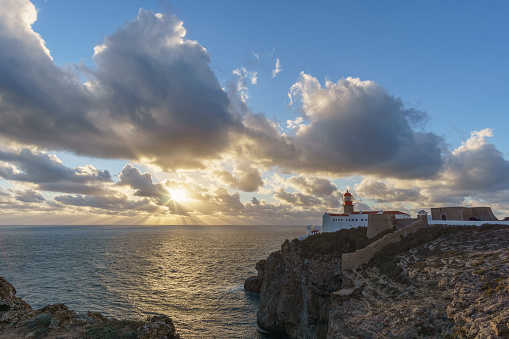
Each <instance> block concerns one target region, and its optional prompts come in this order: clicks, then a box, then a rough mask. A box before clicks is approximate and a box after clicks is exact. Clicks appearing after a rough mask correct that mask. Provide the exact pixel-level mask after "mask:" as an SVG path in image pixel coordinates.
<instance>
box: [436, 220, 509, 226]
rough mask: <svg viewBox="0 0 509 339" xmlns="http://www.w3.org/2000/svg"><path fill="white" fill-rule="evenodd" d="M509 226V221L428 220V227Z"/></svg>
mask: <svg viewBox="0 0 509 339" xmlns="http://www.w3.org/2000/svg"><path fill="white" fill-rule="evenodd" d="M486 224H490V225H509V221H469V220H428V225H430V226H431V225H447V226H458V225H459V226H482V225H486Z"/></svg>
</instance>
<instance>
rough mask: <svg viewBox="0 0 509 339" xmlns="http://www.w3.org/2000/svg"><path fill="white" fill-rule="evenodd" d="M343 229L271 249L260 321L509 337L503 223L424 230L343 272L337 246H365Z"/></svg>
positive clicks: (314, 334) (305, 331)
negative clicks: (334, 236) (276, 249)
mask: <svg viewBox="0 0 509 339" xmlns="http://www.w3.org/2000/svg"><path fill="white" fill-rule="evenodd" d="M347 231H348V232H343V231H340V232H336V233H338V234H337V235H336V238H335V240H334V241H333V242H332V238H330V235H328V236H329V237H326V238H323V237H320V236H311V237H308V239H306V240H304V241H296V240H294V241H292V242H289V241H287V242H285V243H284V244H283V245H282V248H281V250H280V251H278V252H275V253H272V254H271V255H270V256H269V258H268V259H267V263H266V266H265V270H264V274H263V285H262V289H261V293H260V296H261V297H260V307H259V310H258V315H257V316H258V323H259V326H260V327H261V328H262V329H264V330H268V331H271V332H276V333H286V334H288V335H289V336H290V337H292V338H426V337H427V338H436V337H445V338H497V337H505V338H508V337H509V307H508V306H509V251H508V250H507V249H508V248H509V228H508V227H507V226H495V225H490V226H482V227H475V226H474V227H466V226H462V227H444V226H433V227H429V228H424V229H421V230H419V231H417V232H416V233H414V234H410V235H408V236H407V237H406V238H404V239H402V240H401V241H400V242H398V243H395V244H391V245H389V246H387V247H385V248H384V249H383V250H381V251H380V252H379V253H377V254H376V255H375V257H374V258H373V259H372V260H371V261H370V262H369V263H368V264H366V265H362V266H360V267H358V268H357V269H355V270H345V271H341V269H340V267H341V253H347V252H354V251H355V250H356V249H359V248H362V247H365V246H367V243H366V242H365V240H363V239H361V238H362V237H361V235H360V234H358V233H356V232H358V231H356V230H347ZM341 232H343V233H342V234H341ZM334 234H335V233H334ZM307 240H311V241H312V242H313V244H310V243H308V242H307ZM331 242H332V243H331Z"/></svg>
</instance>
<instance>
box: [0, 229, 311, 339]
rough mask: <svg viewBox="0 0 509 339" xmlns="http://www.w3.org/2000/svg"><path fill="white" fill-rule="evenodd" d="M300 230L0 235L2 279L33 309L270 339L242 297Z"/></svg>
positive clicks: (251, 302)
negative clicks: (152, 320) (152, 318)
mask: <svg viewBox="0 0 509 339" xmlns="http://www.w3.org/2000/svg"><path fill="white" fill-rule="evenodd" d="M303 233H305V227H303V226H0V250H1V257H0V275H1V276H3V277H4V278H6V279H7V280H8V281H10V282H11V283H12V284H13V285H14V286H15V287H16V289H17V296H18V297H21V298H23V299H24V300H25V301H26V302H28V303H29V304H30V305H32V307H34V308H40V307H42V306H45V305H47V304H56V303H64V304H66V305H67V306H68V307H69V308H70V309H73V310H75V311H77V312H78V313H82V312H86V311H97V312H101V313H103V314H104V315H106V316H108V317H115V318H129V319H140V318H146V317H147V316H149V315H153V314H166V315H168V316H170V317H171V318H172V319H173V321H174V324H175V327H176V328H177V331H178V332H179V333H180V334H181V335H182V336H183V338H260V339H261V338H276V337H274V336H270V335H268V334H264V333H262V332H261V331H260V330H259V329H258V326H257V324H256V311H257V308H258V303H259V296H258V295H256V294H253V293H249V292H246V291H244V289H243V284H244V280H245V279H246V278H247V277H249V276H252V275H255V274H256V269H255V264H256V262H257V261H258V260H260V259H265V258H267V256H268V255H269V254H270V253H271V252H273V251H276V250H279V249H280V247H281V244H282V243H283V242H284V241H285V239H293V238H295V237H297V236H298V235H300V234H303Z"/></svg>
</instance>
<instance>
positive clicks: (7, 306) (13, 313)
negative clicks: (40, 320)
mask: <svg viewBox="0 0 509 339" xmlns="http://www.w3.org/2000/svg"><path fill="white" fill-rule="evenodd" d="M32 315H33V309H32V307H31V306H30V305H29V304H28V303H26V302H25V301H24V300H23V299H21V298H18V297H16V289H15V288H14V286H12V285H11V284H10V283H9V282H8V281H7V280H5V279H4V278H3V277H0V322H2V323H8V324H16V323H17V322H19V321H20V320H22V319H25V318H27V317H30V316H32Z"/></svg>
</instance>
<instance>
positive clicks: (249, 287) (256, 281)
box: [244, 259, 267, 293]
mask: <svg viewBox="0 0 509 339" xmlns="http://www.w3.org/2000/svg"><path fill="white" fill-rule="evenodd" d="M266 263H267V260H265V259H262V260H260V261H258V262H257V263H256V270H257V271H258V275H255V276H252V277H249V278H247V279H246V281H244V289H245V290H246V291H249V292H253V293H260V291H261V289H262V285H263V272H264V270H265V264H266Z"/></svg>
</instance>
